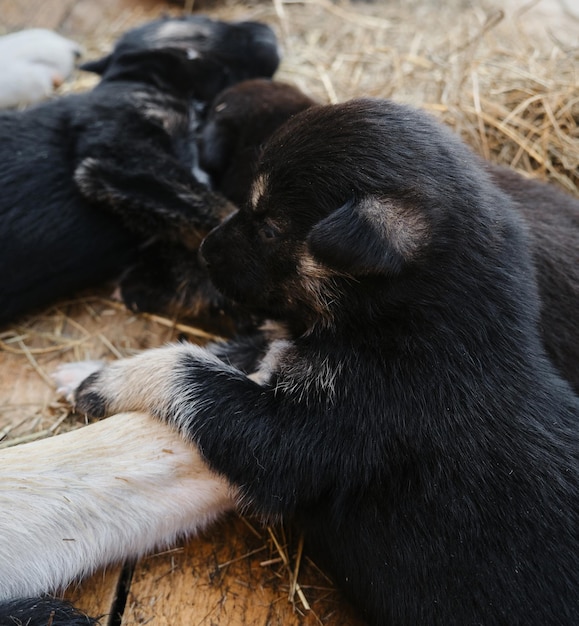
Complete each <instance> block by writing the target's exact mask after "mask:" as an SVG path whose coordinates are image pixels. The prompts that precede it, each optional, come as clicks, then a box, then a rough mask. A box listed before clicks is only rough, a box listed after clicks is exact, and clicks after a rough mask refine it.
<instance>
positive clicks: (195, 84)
mask: <svg viewBox="0 0 579 626" xmlns="http://www.w3.org/2000/svg"><path fill="white" fill-rule="evenodd" d="M163 49H180V50H184V51H185V52H186V53H187V55H188V56H189V58H190V59H195V60H196V62H197V70H198V71H197V73H196V75H195V76H194V77H192V78H191V82H190V85H189V88H193V89H194V92H195V97H196V99H198V100H201V101H203V102H209V101H210V100H212V99H213V98H214V97H215V96H216V95H217V94H218V93H219V92H220V91H221V90H222V89H225V88H226V87H228V86H229V85H233V84H235V83H237V82H239V81H241V80H245V79H248V78H254V77H266V78H269V77H271V76H272V75H273V73H274V72H275V71H276V69H277V67H278V65H279V61H280V49H279V45H278V42H277V38H276V36H275V33H274V32H273V31H272V29H271V28H270V27H269V26H267V25H266V24H261V23H259V22H235V23H229V22H223V21H219V20H212V19H210V18H207V17H204V16H186V17H180V18H162V19H159V20H155V21H152V22H148V23H146V24H144V25H143V26H140V27H138V28H135V29H132V30H130V31H128V32H126V33H125V34H124V35H123V36H122V37H121V38H120V39H119V40H118V41H117V43H116V45H115V47H114V49H113V51H112V52H111V53H110V54H108V55H107V56H105V57H103V58H101V59H98V60H96V61H89V62H87V63H84V64H83V65H82V66H81V69H84V70H87V71H90V72H95V73H97V74H100V75H101V76H102V75H104V74H105V72H106V71H107V69H110V68H111V66H113V65H114V64H115V63H116V62H117V60H118V59H119V58H120V57H122V56H123V55H126V54H127V53H141V52H146V51H150V50H163Z"/></svg>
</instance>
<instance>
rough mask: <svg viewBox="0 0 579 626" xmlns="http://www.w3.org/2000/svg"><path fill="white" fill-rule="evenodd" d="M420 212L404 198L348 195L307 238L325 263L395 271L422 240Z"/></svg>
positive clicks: (360, 270)
mask: <svg viewBox="0 0 579 626" xmlns="http://www.w3.org/2000/svg"><path fill="white" fill-rule="evenodd" d="M427 230H428V229H427V224H426V222H425V220H424V217H423V216H422V215H420V214H419V212H418V211H414V210H413V209H412V207H409V206H407V205H406V204H405V203H404V201H403V200H398V199H393V198H378V197H374V196H367V197H365V198H363V199H361V200H356V199H352V200H350V201H348V202H346V203H345V204H344V205H342V206H341V207H340V208H339V209H337V210H336V211H334V212H333V213H331V214H330V215H329V216H328V217H326V218H325V219H323V220H322V221H321V222H319V223H318V224H316V226H314V228H313V229H312V231H311V233H310V235H309V237H308V244H309V246H310V250H311V252H312V253H313V255H314V256H315V257H316V258H317V259H318V260H320V261H322V262H323V263H325V264H327V265H330V266H331V267H333V268H335V269H338V270H340V271H343V272H347V273H349V274H352V275H372V274H374V275H376V274H378V275H380V274H395V273H398V272H399V271H400V270H401V269H402V267H403V266H404V264H405V263H406V262H408V261H410V260H411V259H412V258H413V257H414V255H415V253H416V252H417V251H418V250H419V248H420V247H421V246H422V245H423V244H424V243H425V242H426V235H427Z"/></svg>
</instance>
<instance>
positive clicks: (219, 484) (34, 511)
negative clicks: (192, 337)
mask: <svg viewBox="0 0 579 626" xmlns="http://www.w3.org/2000/svg"><path fill="white" fill-rule="evenodd" d="M233 495H234V494H233V493H232V490H231V488H230V486H229V484H228V483H227V482H226V481H225V480H224V479H222V478H221V477H219V476H217V475H216V474H214V473H213V472H211V471H210V470H209V469H208V468H207V465H206V464H205V463H204V461H203V460H202V458H201V456H200V454H199V452H198V451H197V450H196V448H194V447H193V446H191V445H189V444H187V443H185V442H184V441H183V440H182V439H181V438H180V437H179V435H178V434H177V433H175V432H173V431H172V430H171V429H169V428H168V427H167V426H166V425H164V424H162V423H160V422H159V421H158V420H155V419H153V418H151V417H149V416H148V415H144V414H140V413H130V414H122V415H115V416H113V417H110V418H108V419H106V420H103V421H101V422H98V423H95V424H91V425H90V426H86V427H84V428H81V429H79V430H76V431H72V432H69V433H66V434H63V435H59V436H57V437H52V438H50V439H44V440H42V441H36V442H34V443H29V444H25V445H21V446H17V447H14V448H8V449H5V450H2V451H1V452H0V600H2V599H7V598H15V597H21V596H28V595H37V594H40V593H42V592H47V591H52V590H55V589H57V588H59V587H62V586H65V585H67V584H68V583H70V582H71V581H72V580H75V579H78V578H80V577H82V576H83V575H85V574H87V573H88V572H91V571H92V570H94V569H96V568H98V567H100V566H102V565H106V564H107V563H111V562H114V561H118V560H121V559H125V558H127V557H136V556H138V555H141V554H143V553H145V552H147V551H149V550H152V549H153V548H154V547H155V546H158V545H160V544H170V543H172V542H173V541H175V539H176V538H178V537H179V536H181V535H186V534H188V533H192V532H195V531H196V530H197V529H199V528H201V527H203V526H204V525H205V524H207V523H208V522H210V521H211V520H213V519H215V518H216V517H217V516H218V515H219V514H220V513H221V512H223V511H226V510H229V509H231V508H232V507H233Z"/></svg>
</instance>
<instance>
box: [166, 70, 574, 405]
mask: <svg viewBox="0 0 579 626" xmlns="http://www.w3.org/2000/svg"><path fill="white" fill-rule="evenodd" d="M316 104H317V103H316V102H314V101H313V100H311V99H310V98H308V97H307V96H306V95H305V94H303V93H302V92H300V91H299V90H298V89H296V88H295V87H293V86H291V85H287V84H285V83H280V82H278V81H272V80H265V79H254V80H248V81H243V82H241V83H238V84H236V85H233V86H232V87H229V88H227V89H225V90H224V91H223V92H221V93H220V94H219V95H218V96H217V97H216V98H215V100H214V101H213V103H212V105H211V107H210V109H209V111H208V114H207V119H206V121H205V123H204V124H203V126H202V131H201V135H200V141H199V144H200V148H199V156H200V164H201V166H202V168H203V169H204V170H206V171H207V172H208V173H209V174H211V176H212V185H213V188H214V189H216V190H218V191H219V192H221V193H222V194H223V195H224V196H225V197H227V198H228V199H229V200H231V201H232V202H233V203H234V204H236V205H237V206H241V205H242V204H243V203H244V202H246V201H247V199H248V196H249V192H250V188H251V182H252V176H253V171H254V168H255V166H256V164H257V162H258V159H259V156H260V154H261V151H262V149H263V146H264V145H265V143H266V140H267V139H268V138H269V137H270V136H271V135H272V134H273V132H274V131H275V130H276V129H277V128H279V127H280V126H281V125H282V124H283V123H284V122H285V121H287V120H288V119H289V118H290V117H291V116H292V115H295V114H296V113H298V112H300V111H302V110H304V109H306V108H309V107H310V106H314V105H316ZM481 165H482V166H483V167H485V168H487V169H488V173H489V174H490V176H491V178H492V180H493V182H495V183H496V184H498V186H499V187H500V188H501V189H502V190H503V191H504V192H506V193H508V194H509V196H510V198H511V199H512V200H513V201H514V202H515V208H516V210H517V211H519V212H520V214H521V215H522V216H523V218H524V220H525V221H526V223H527V225H528V227H529V236H530V244H531V252H532V256H533V262H534V264H535V268H536V271H537V281H538V285H539V295H540V298H541V316H540V330H541V335H542V337H543V341H544V343H545V347H546V349H547V353H548V355H549V357H550V358H551V359H552V361H553V363H554V364H555V365H556V366H557V368H558V369H559V371H560V373H561V374H562V375H563V376H564V378H566V379H567V380H568V381H569V382H570V383H571V384H572V386H573V388H574V390H575V393H579V324H577V311H579V199H577V198H574V197H573V196H571V195H570V194H568V193H564V192H562V191H560V190H559V189H558V188H557V187H556V186H555V185H548V184H545V183H542V182H539V181H536V180H529V179H526V178H523V177H522V176H521V175H520V174H517V173H516V172H514V171H512V170H510V169H507V168H505V167H501V166H498V165H495V164H493V163H488V162H482V161H481ZM174 265H176V264H174ZM181 275H183V272H181ZM237 314H238V315H239V313H237Z"/></svg>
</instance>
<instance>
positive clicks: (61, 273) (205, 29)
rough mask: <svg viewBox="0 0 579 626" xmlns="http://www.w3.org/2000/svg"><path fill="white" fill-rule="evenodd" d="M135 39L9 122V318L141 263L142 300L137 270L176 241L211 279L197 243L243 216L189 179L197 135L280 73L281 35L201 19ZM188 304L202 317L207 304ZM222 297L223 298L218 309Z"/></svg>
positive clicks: (4, 214)
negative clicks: (249, 86)
mask: <svg viewBox="0 0 579 626" xmlns="http://www.w3.org/2000/svg"><path fill="white" fill-rule="evenodd" d="M174 23H178V24H180V26H181V27H182V26H183V25H185V26H186V27H187V29H188V30H187V32H188V37H187V38H185V37H183V39H179V41H177V42H176V43H175V42H173V43H174V44H175V45H173V43H172V42H171V40H170V38H169V39H167V38H165V39H163V38H162V37H160V36H159V37H157V39H156V40H154V43H155V44H156V45H149V44H147V45H145V44H143V45H140V42H141V41H145V39H146V37H145V36H144V34H143V33H147V34H148V35H151V33H155V32H157V33H158V32H159V29H160V28H161V27H162V26H164V27H165V28H166V27H167V26H169V27H171V25H174ZM136 32H137V34H138V33H140V34H139V36H138V37H137V36H136V35H135V34H134V33H133V34H131V33H129V34H128V35H126V36H125V38H123V39H121V42H120V43H119V45H118V46H117V47H116V48H115V50H114V52H113V53H112V54H111V55H110V57H107V62H106V63H103V64H102V67H101V68H100V70H101V71H102V80H101V82H100V83H99V84H98V85H97V87H96V88H95V89H93V90H92V91H91V92H89V93H84V94H80V95H70V96H67V97H63V98H60V99H57V100H55V101H52V102H49V103H46V104H43V105H40V106H37V107H34V108H31V109H28V110H26V111H22V112H4V113H1V114H0V158H1V159H2V161H3V162H4V167H3V170H2V172H1V173H0V189H1V190H2V194H1V197H0V218H1V220H2V232H1V234H0V272H1V273H2V276H3V280H2V283H1V285H0V303H1V307H0V323H5V322H7V321H11V320H13V319H14V318H16V317H17V316H18V315H21V314H22V313H25V312H28V311H30V310H33V309H34V308H37V307H40V306H43V305H45V304H47V303H49V302H52V301H54V300H56V299H57V298H59V297H61V296H64V295H69V294H71V293H73V292H74V291H76V290H78V289H81V288H84V287H88V286H92V285H95V284H98V283H101V282H103V281H105V280H109V279H112V278H115V277H117V276H118V275H119V274H120V273H121V272H122V271H123V270H126V269H127V268H129V267H131V266H133V265H134V266H136V267H135V268H134V269H133V270H132V273H131V278H130V280H131V286H132V289H131V294H132V295H131V300H132V301H133V302H134V301H135V300H136V297H135V295H134V294H135V285H136V284H137V283H138V282H139V272H140V271H141V267H142V266H145V268H146V267H148V266H150V265H151V263H152V261H151V257H153V258H154V257H156V256H157V255H158V254H161V253H163V251H164V250H165V249H166V248H167V247H169V248H170V249H171V250H172V254H177V253H179V254H180V258H181V259H182V263H184V260H185V259H186V260H189V262H190V266H189V270H190V272H191V274H193V275H197V274H202V270H201V268H200V266H199V260H198V255H197V250H198V245H199V242H200V240H201V237H202V236H203V235H204V234H206V233H207V232H208V230H209V229H210V228H212V227H213V226H215V225H216V224H218V223H219V221H220V220H221V219H222V218H223V216H224V215H226V214H228V213H229V212H230V211H231V210H233V207H232V206H231V205H230V204H229V203H228V202H227V201H226V200H225V199H224V198H223V197H222V196H220V195H219V194H214V193H212V192H210V191H209V189H208V188H207V186H206V185H205V184H203V183H201V182H199V180H198V179H197V178H196V176H195V175H194V173H193V172H192V170H193V169H195V167H196V165H197V156H196V147H195V142H194V137H192V136H191V133H194V132H196V126H197V124H198V115H199V113H198V111H197V109H199V108H200V107H202V106H204V104H205V103H206V101H207V100H209V99H212V98H213V97H214V96H215V95H216V94H217V92H218V91H220V90H221V89H223V88H224V87H227V86H228V85H230V84H233V83H234V82H236V81H238V80H241V79H243V78H247V77H248V76H259V75H261V74H262V72H266V75H269V73H270V72H272V71H273V70H274V69H275V67H276V66H277V63H278V61H279V56H278V50H277V44H276V41H275V36H274V34H273V32H272V31H271V30H270V29H269V28H268V27H267V26H264V25H262V24H256V23H253V22H243V23H239V24H227V23H222V22H215V21H212V20H208V19H205V18H196V19H195V20H185V21H182V20H166V21H162V22H155V23H154V24H152V25H149V26H146V27H143V28H142V29H140V30H138V31H136ZM127 42H129V43H130V45H127ZM159 46H161V47H159ZM236 53H237V54H236ZM204 280H205V281H206V279H205V278H203V279H201V282H202V281H204ZM143 282H145V284H146V276H145V278H144V279H141V284H142V283H143ZM170 286H171V287H172V286H173V285H172V284H171V285H170ZM207 290H210V287H208V288H207ZM164 293H165V292H163V295H164ZM190 299H191V300H193V301H194V302H193V305H192V306H191V308H193V309H195V310H196V309H198V308H199V307H200V306H203V304H204V303H205V301H202V302H201V303H199V302H198V301H197V300H200V299H202V298H200V297H199V296H198V294H197V293H192V294H191V295H190ZM196 299H197V300H196ZM217 300H219V298H218V296H217V294H215V293H214V292H213V295H212V298H211V307H213V308H215V306H217V305H216V304H215V302H216V301H217ZM143 301H144V302H143ZM160 301H162V298H155V297H149V296H147V297H145V298H141V301H140V302H139V304H141V306H148V307H149V308H152V307H154V305H155V303H159V302H160Z"/></svg>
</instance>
